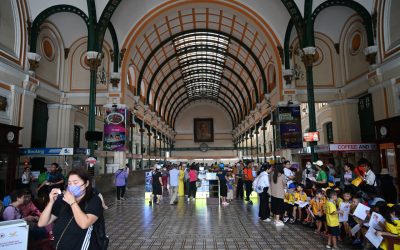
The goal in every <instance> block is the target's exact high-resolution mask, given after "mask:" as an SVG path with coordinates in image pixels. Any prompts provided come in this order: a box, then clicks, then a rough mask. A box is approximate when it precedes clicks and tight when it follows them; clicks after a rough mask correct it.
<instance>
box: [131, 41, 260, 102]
mask: <svg viewBox="0 0 400 250" xmlns="http://www.w3.org/2000/svg"><path fill="white" fill-rule="evenodd" d="M211 47H215V46H211ZM199 51H206V52H215V53H218V50H216V49H204V48H203V49H199V50H197V52H199ZM226 55H227V56H229V57H230V58H232V59H233V60H235V61H236V62H237V63H238V64H239V65H240V66H241V67H242V68H243V69H244V70H245V71H246V73H247V75H248V76H249V77H250V79H251V82H252V84H253V88H254V90H255V92H256V93H255V97H256V102H259V93H258V87H257V83H256V80H255V79H254V77H253V74H252V73H251V71H250V70H249V69H248V68H247V66H246V65H245V64H244V63H243V62H242V61H241V60H239V58H237V57H236V56H234V55H232V54H230V53H228V52H227V53H226ZM177 56H178V55H177V54H173V55H171V56H169V57H168V58H167V59H166V60H165V61H163V62H162V63H161V64H160V65H159V66H158V67H157V69H156V70H155V71H154V72H156V73H155V74H153V76H152V77H151V79H150V82H149V86H148V89H147V95H146V104H149V101H150V100H149V99H150V98H149V97H150V92H151V89H152V87H153V83H154V80H155V78H156V77H157V74H158V72H162V70H161V69H162V68H163V67H164V66H165V65H166V64H167V63H168V62H169V61H171V60H172V59H174V58H176V57H177ZM195 56H196V55H193V57H195ZM189 58H190V57H189ZM196 62H200V63H207V62H209V63H210V64H216V65H219V66H221V67H224V66H225V65H224V64H222V63H221V62H219V61H217V60H210V59H204V60H200V61H199V60H198V59H196V60H188V61H185V63H184V64H180V65H179V67H180V68H182V67H184V66H187V65H189V64H192V63H196ZM138 93H140V92H138ZM265 93H267V92H265Z"/></svg>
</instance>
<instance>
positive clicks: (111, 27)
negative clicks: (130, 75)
mask: <svg viewBox="0 0 400 250" xmlns="http://www.w3.org/2000/svg"><path fill="white" fill-rule="evenodd" d="M108 31H109V32H110V35H111V39H112V42H113V50H114V59H113V61H114V72H118V69H119V44H118V37H117V33H116V32H115V29H114V25H113V24H112V23H111V22H109V23H108Z"/></svg>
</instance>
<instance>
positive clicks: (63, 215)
mask: <svg viewBox="0 0 400 250" xmlns="http://www.w3.org/2000/svg"><path fill="white" fill-rule="evenodd" d="M49 198H50V201H49V203H48V204H47V206H46V208H45V209H44V210H43V213H42V215H41V216H40V218H39V222H38V226H40V227H44V226H47V225H49V224H51V223H53V222H54V228H53V234H54V245H55V248H56V249H59V250H62V249H68V250H75V249H76V250H78V249H85V250H86V249H89V250H97V249H100V247H99V245H98V243H97V240H96V235H95V233H94V232H93V228H94V227H95V226H96V224H95V223H96V222H97V221H98V219H100V218H103V209H102V205H101V200H100V198H99V197H98V196H97V195H94V193H93V189H92V184H91V181H90V179H89V175H88V174H87V172H86V171H85V170H83V169H76V170H72V171H71V172H70V173H69V174H68V188H67V190H66V191H65V192H64V193H63V195H62V194H61V190H60V189H59V188H53V189H52V190H51V192H50V194H49Z"/></svg>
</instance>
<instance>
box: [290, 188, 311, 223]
mask: <svg viewBox="0 0 400 250" xmlns="http://www.w3.org/2000/svg"><path fill="white" fill-rule="evenodd" d="M303 189H304V186H303V184H298V185H297V186H296V190H295V191H294V193H293V198H294V205H293V218H292V219H291V220H290V221H289V223H294V222H295V221H296V219H297V221H298V222H301V216H302V213H301V210H302V209H303V208H304V206H301V205H302V203H304V202H307V194H306V193H305V192H304V191H303ZM297 212H298V213H297ZM296 215H298V218H297V216H296Z"/></svg>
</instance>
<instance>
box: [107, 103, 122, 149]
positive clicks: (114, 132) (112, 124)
mask: <svg viewBox="0 0 400 250" xmlns="http://www.w3.org/2000/svg"><path fill="white" fill-rule="evenodd" d="M126 113H127V110H126V109H125V108H120V109H119V108H108V109H107V110H106V117H105V119H104V143H103V144H104V150H106V151H125V150H126V138H127V131H128V130H127V129H126V128H127V119H126Z"/></svg>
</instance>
